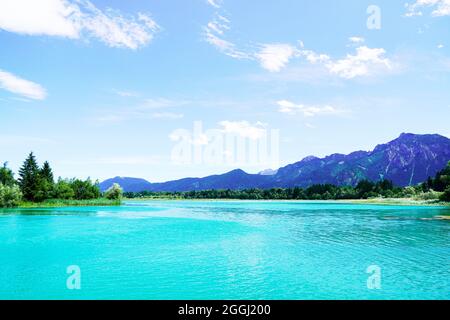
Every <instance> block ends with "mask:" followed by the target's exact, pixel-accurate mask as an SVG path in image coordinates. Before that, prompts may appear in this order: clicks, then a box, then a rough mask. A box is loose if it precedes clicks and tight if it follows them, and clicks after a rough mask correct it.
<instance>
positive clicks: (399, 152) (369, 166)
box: [100, 133, 450, 192]
mask: <svg viewBox="0 0 450 320" xmlns="http://www.w3.org/2000/svg"><path fill="white" fill-rule="evenodd" d="M449 160H450V139H448V138H446V137H443V136H441V135H437V134H429V135H416V134H410V133H403V134H402V135H400V137H398V138H397V139H395V140H393V141H391V142H388V143H386V144H381V145H378V146H377V147H376V148H375V149H374V150H373V151H356V152H353V153H350V154H348V155H344V154H333V155H330V156H328V157H325V158H317V157H312V156H311V157H307V158H305V159H303V160H302V161H300V162H297V163H294V164H291V165H288V166H286V167H283V168H280V169H279V170H278V171H276V172H275V171H274V172H270V173H274V174H267V173H266V172H263V173H260V174H248V173H246V172H244V171H242V170H233V171H231V172H228V173H225V174H222V175H214V176H209V177H205V178H186V179H181V180H175V181H169V182H164V183H150V182H148V181H146V180H143V179H135V178H114V179H109V180H106V181H104V182H102V183H101V185H100V187H101V189H102V190H106V189H107V188H109V187H110V186H111V185H112V184H113V183H118V184H120V185H121V186H122V188H123V189H124V190H125V191H133V192H136V191H144V190H147V191H155V192H158V191H170V192H173V191H191V190H197V191H198V190H209V189H232V190H238V189H249V188H263V189H269V188H274V187H279V188H286V187H295V186H299V187H308V186H310V185H312V184H319V183H322V184H325V183H330V184H334V185H352V186H354V185H356V184H357V183H358V181H360V180H362V179H369V180H372V181H378V180H380V179H388V180H391V181H393V182H394V184H395V185H397V186H408V185H416V184H418V183H421V182H423V181H425V180H426V179H427V178H428V177H430V176H434V175H435V174H436V173H437V172H438V171H439V170H441V169H442V168H444V167H445V165H446V164H447V162H448V161H449ZM265 173H266V174H265Z"/></svg>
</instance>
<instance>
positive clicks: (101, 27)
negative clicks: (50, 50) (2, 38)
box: [0, 0, 159, 49]
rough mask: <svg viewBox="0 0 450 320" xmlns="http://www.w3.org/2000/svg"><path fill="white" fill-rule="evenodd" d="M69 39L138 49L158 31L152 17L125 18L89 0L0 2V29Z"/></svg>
mask: <svg viewBox="0 0 450 320" xmlns="http://www.w3.org/2000/svg"><path fill="white" fill-rule="evenodd" d="M2 29H3V30H5V31H9V32H14V33H19V34H25V35H35V36H37V35H46V36H59V37H65V38H70V39H80V38H89V37H93V38H97V39H99V40H100V41H102V42H104V43H106V44H107V45H108V46H110V47H119V48H120V47H122V48H129V49H137V48H139V47H141V46H144V45H146V44H148V43H149V42H150V41H151V40H152V39H153V36H154V34H155V33H156V32H158V30H159V26H158V25H157V23H156V22H155V21H154V20H153V19H152V18H150V16H148V15H146V14H143V13H139V14H138V15H137V17H124V16H123V15H122V14H121V13H120V12H119V11H117V10H112V9H106V10H104V11H102V10H100V9H98V8H97V7H96V6H95V5H94V4H92V3H91V2H90V1H88V0H71V1H69V0H40V1H30V0H14V1H0V30H2Z"/></svg>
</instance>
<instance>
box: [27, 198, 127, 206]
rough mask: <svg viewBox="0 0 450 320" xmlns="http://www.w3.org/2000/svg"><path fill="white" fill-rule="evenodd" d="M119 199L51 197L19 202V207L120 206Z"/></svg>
mask: <svg viewBox="0 0 450 320" xmlns="http://www.w3.org/2000/svg"><path fill="white" fill-rule="evenodd" d="M120 205H121V200H108V199H104V198H100V199H92V200H61V199H51V200H46V201H43V202H21V203H20V205H19V208H55V207H56V208H58V207H90V206H93V207H95V206H97V207H98V206H120Z"/></svg>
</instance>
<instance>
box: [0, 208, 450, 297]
mask: <svg viewBox="0 0 450 320" xmlns="http://www.w3.org/2000/svg"><path fill="white" fill-rule="evenodd" d="M441 215H450V210H449V209H448V208H442V207H407V206H379V205H359V204H357V205H353V204H341V203H333V202H330V203H318V202H251V201H249V202H243V201H242V202H239V201H227V202H218V201H214V202H196V201H149V202H128V203H126V204H125V205H124V206H121V207H86V208H84V207H83V208H58V209H50V208H49V209H14V210H0V298H1V299H449V298H450V280H449V279H450V241H449V240H450V222H449V221H444V220H438V219H436V216H441ZM71 265H76V266H79V268H80V270H81V290H69V289H68V288H67V285H66V280H67V277H68V276H69V275H68V274H67V273H66V270H67V267H68V266H71ZM372 265H375V266H378V267H379V268H380V270H381V288H380V289H375V290H371V289H369V288H368V287H367V279H368V277H369V276H370V274H368V273H366V270H367V268H368V267H369V266H372Z"/></svg>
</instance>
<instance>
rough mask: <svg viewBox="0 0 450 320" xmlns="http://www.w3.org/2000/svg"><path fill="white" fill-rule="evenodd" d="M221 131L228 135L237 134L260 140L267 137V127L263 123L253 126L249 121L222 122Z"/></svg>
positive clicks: (220, 123)
mask: <svg viewBox="0 0 450 320" xmlns="http://www.w3.org/2000/svg"><path fill="white" fill-rule="evenodd" d="M219 125H220V127H221V129H220V130H221V131H222V132H224V133H226V134H236V135H238V136H240V137H243V138H249V139H252V140H258V139H261V138H262V137H264V136H265V134H266V132H267V125H266V124H264V123H261V122H256V123H255V124H251V123H250V122H248V121H227V120H225V121H221V122H219Z"/></svg>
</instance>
